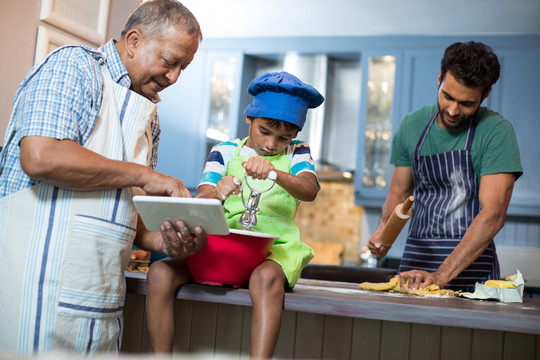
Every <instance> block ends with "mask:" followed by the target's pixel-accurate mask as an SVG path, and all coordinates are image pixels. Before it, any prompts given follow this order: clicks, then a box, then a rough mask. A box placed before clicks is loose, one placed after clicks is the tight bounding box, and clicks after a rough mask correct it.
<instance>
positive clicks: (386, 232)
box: [381, 196, 414, 247]
mask: <svg viewBox="0 0 540 360" xmlns="http://www.w3.org/2000/svg"><path fill="white" fill-rule="evenodd" d="M413 202H414V197H413V196H409V197H408V198H407V200H405V202H404V203H403V204H398V205H397V206H396V208H395V209H394V211H393V212H392V215H390V218H389V219H388V221H387V222H386V225H384V228H383V231H382V233H381V244H383V245H384V246H386V247H390V246H392V244H393V243H394V241H395V240H396V238H397V236H398V235H399V233H400V232H401V230H402V229H403V227H404V226H405V224H406V223H407V220H409V218H410V217H411V215H412V209H411V206H412V204H413Z"/></svg>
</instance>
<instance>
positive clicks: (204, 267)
mask: <svg viewBox="0 0 540 360" xmlns="http://www.w3.org/2000/svg"><path fill="white" fill-rule="evenodd" d="M277 238H278V236H274V235H270V234H264V233H257V232H253V231H246V230H236V229H231V230H230V233H229V235H208V242H207V244H206V246H205V247H204V248H203V249H202V250H201V251H199V252H198V253H196V254H195V255H192V256H189V257H187V259H186V261H187V265H188V268H189V271H190V272H191V276H192V277H193V281H195V282H198V283H202V284H209V285H232V286H233V287H235V288H240V287H245V286H246V285H247V284H248V283H249V277H250V276H251V272H252V271H253V270H254V269H255V268H256V267H257V266H258V265H259V264H260V263H262V262H263V260H264V259H265V258H266V257H267V256H268V253H269V252H270V248H271V247H272V244H273V243H274V240H275V239H277Z"/></svg>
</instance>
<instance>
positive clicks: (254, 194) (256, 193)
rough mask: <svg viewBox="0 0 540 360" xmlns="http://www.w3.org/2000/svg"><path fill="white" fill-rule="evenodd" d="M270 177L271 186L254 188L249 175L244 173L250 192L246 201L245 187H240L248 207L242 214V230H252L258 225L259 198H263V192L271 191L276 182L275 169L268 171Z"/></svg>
mask: <svg viewBox="0 0 540 360" xmlns="http://www.w3.org/2000/svg"><path fill="white" fill-rule="evenodd" d="M268 179H270V180H272V184H271V185H270V187H268V188H267V189H264V190H256V189H254V188H253V187H252V186H251V185H250V184H249V182H248V176H247V174H245V173H244V184H246V186H247V187H248V188H249V190H250V194H249V199H248V201H247V203H246V201H245V200H244V189H243V188H240V198H241V199H242V203H243V204H244V207H245V208H246V211H245V212H244V213H243V214H242V216H240V225H242V230H247V231H250V230H251V229H253V227H254V226H255V225H257V211H259V208H258V206H259V200H260V199H261V194H263V193H265V192H267V191H269V190H270V189H272V188H273V187H274V185H275V184H276V179H277V173H276V172H275V171H270V172H269V173H268Z"/></svg>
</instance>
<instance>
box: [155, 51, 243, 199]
mask: <svg viewBox="0 0 540 360" xmlns="http://www.w3.org/2000/svg"><path fill="white" fill-rule="evenodd" d="M242 62H243V54H242V53H241V52H220V51H216V52H209V51H204V50H200V51H199V52H198V53H197V55H196V56H195V59H194V60H193V62H192V63H191V64H190V65H189V67H188V68H187V69H186V70H185V71H184V72H182V75H181V76H180V78H179V79H178V82H177V83H176V84H174V85H172V86H171V87H169V88H168V89H166V90H164V91H163V92H162V93H161V94H160V96H161V99H162V101H161V102H160V103H159V104H158V113H159V116H160V124H161V140H160V144H159V157H158V166H157V170H158V171H160V172H162V173H165V174H167V175H170V176H174V177H177V178H179V179H181V180H182V181H183V182H184V185H185V186H186V187H187V188H188V189H189V190H190V191H191V192H192V193H194V192H195V191H196V190H197V185H198V184H199V181H200V179H201V175H202V171H203V169H204V164H205V161H206V156H207V155H208V151H209V148H210V147H211V146H212V145H213V144H215V143H217V142H219V141H221V140H225V138H224V137H223V136H227V137H228V138H230V139H234V138H236V137H237V117H238V104H239V101H238V98H239V96H240V95H239V92H240V83H241V82H240V79H241V73H242V71H241V69H242ZM229 71H231V73H230V74H229V73H228V72H229ZM224 74H227V75H226V76H224ZM229 75H230V76H229ZM209 136H210V138H211V139H210V138H209ZM209 139H210V140H209Z"/></svg>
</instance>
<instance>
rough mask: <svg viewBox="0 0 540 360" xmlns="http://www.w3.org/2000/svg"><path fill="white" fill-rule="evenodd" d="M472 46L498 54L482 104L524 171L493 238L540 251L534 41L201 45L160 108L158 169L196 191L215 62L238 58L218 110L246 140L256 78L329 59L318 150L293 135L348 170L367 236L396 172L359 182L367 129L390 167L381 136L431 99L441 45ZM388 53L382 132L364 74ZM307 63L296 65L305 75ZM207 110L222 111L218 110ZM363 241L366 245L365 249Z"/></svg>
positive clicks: (538, 73) (538, 54)
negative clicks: (510, 129) (508, 132)
mask: <svg viewBox="0 0 540 360" xmlns="http://www.w3.org/2000/svg"><path fill="white" fill-rule="evenodd" d="M469 40H475V41H482V42H484V43H486V44H489V45H490V46H492V47H493V49H494V50H495V52H496V53H497V55H498V56H499V58H500V61H501V65H502V71H501V78H500V79H499V81H498V83H497V84H496V85H495V86H494V88H493V91H492V93H491V95H490V96H489V97H488V99H486V102H485V105H486V106H488V107H490V108H493V109H494V110H496V111H499V112H500V113H501V114H503V115H504V116H505V117H506V118H507V119H509V120H510V121H511V122H512V124H513V126H514V130H515V132H516V136H517V138H518V142H519V146H520V149H521V156H522V163H523V167H524V175H523V176H522V177H521V178H520V179H519V180H518V181H517V182H516V185H515V188H514V193H513V197H512V201H511V203H510V208H509V212H508V213H509V216H508V217H507V221H506V226H505V228H504V229H503V230H504V231H503V232H501V234H502V235H498V237H499V238H500V240H498V239H497V238H496V242H497V241H498V242H500V243H502V244H511V245H514V244H515V245H520V246H521V245H524V246H527V247H532V248H540V242H539V237H538V236H537V234H538V233H540V224H538V222H537V218H538V217H539V216H540V182H538V180H537V179H538V178H539V177H540V167H538V166H537V163H538V158H539V157H540V142H539V141H537V139H536V137H537V134H538V133H540V122H538V121H537V120H536V116H535V115H536V107H535V106H534V105H535V104H536V103H537V102H538V95H537V91H536V87H535V85H536V84H538V83H539V82H540V67H538V65H537V64H539V63H540V36H538V35H523V36H521V35H516V36H383V37H336V38H334V37H332V38H265V39H257V38H244V39H205V40H204V41H203V42H202V44H201V47H200V50H199V52H198V53H197V55H196V57H195V59H194V61H193V62H192V64H191V65H190V66H189V67H188V69H187V70H186V71H185V72H183V74H182V75H181V76H180V78H179V81H178V83H177V84H175V85H173V86H171V87H170V88H169V89H166V90H165V91H164V92H163V96H162V98H163V101H162V103H160V104H159V105H158V107H159V113H160V118H161V123H162V139H161V144H160V148H159V160H158V170H159V171H162V172H164V173H167V174H169V175H172V176H176V177H179V178H180V179H182V180H183V181H184V183H185V184H186V186H187V187H188V188H189V189H190V190H191V191H193V192H194V191H195V190H196V186H197V184H198V181H199V179H200V176H201V173H202V170H203V166H204V162H205V159H206V156H207V153H208V151H209V148H208V146H209V142H208V138H207V136H206V133H207V129H208V125H209V123H210V115H211V113H212V112H211V94H212V92H211V73H212V68H213V65H212V64H213V63H214V60H215V59H230V58H231V57H233V58H235V60H234V66H232V67H231V68H232V69H234V71H233V72H234V74H233V75H232V78H234V79H235V80H234V82H235V84H234V89H233V90H232V91H231V92H230V96H231V102H230V103H229V105H228V107H227V111H225V112H224V113H223V119H226V120H225V121H224V123H225V124H227V126H228V127H229V130H228V135H229V136H230V138H234V137H244V136H246V135H247V129H248V127H247V125H246V124H245V122H244V115H243V111H244V109H245V107H246V106H247V105H248V103H249V102H250V101H251V96H249V95H248V94H247V91H246V89H247V86H248V84H249V82H250V81H251V80H252V79H253V78H254V77H255V76H257V75H259V74H261V73H262V72H267V71H280V70H283V68H284V67H285V65H286V64H285V63H286V60H285V58H286V57H287V56H288V55H294V54H296V55H298V56H300V57H301V58H304V59H309V58H313V59H315V58H318V59H321V58H322V59H323V60H324V58H325V57H326V60H325V61H326V74H327V77H326V85H325V86H324V90H323V91H324V95H325V98H326V101H325V104H324V107H323V108H324V109H315V110H323V116H324V121H323V125H322V129H323V130H322V137H321V138H320V139H322V140H321V141H320V148H317V144H318V140H317V139H315V138H314V139H313V141H312V139H309V136H311V133H309V134H308V133H301V134H299V138H302V139H304V140H307V141H308V142H309V143H310V144H311V146H312V151H313V153H314V156H319V158H318V159H317V160H318V161H319V163H320V164H324V163H325V161H326V160H328V162H329V163H332V164H334V165H337V166H338V167H339V168H344V169H346V170H349V171H351V170H352V171H353V172H354V174H355V175H356V176H355V177H354V184H355V200H356V203H357V204H359V205H361V206H363V207H364V209H365V215H366V222H367V226H368V229H367V230H366V232H369V233H371V232H373V231H374V230H375V228H376V226H377V222H378V219H379V215H380V209H381V206H382V203H383V201H384V199H385V197H386V193H387V190H388V188H387V186H388V184H389V182H390V178H389V176H390V174H391V171H392V166H391V165H389V164H386V166H387V168H386V169H383V170H384V171H383V175H382V176H381V177H380V178H381V179H382V180H383V181H382V182H380V181H379V184H380V185H381V186H366V184H365V183H364V182H363V171H364V168H365V167H366V164H367V162H368V160H369V159H368V158H367V156H366V155H367V152H366V145H367V140H366V131H367V132H368V133H370V132H371V134H372V135H371V136H372V138H373V139H376V140H377V141H379V142H378V144H375V145H373V144H371V145H370V146H368V149H374V148H377V147H379V148H383V149H384V154H383V155H384V156H383V157H382V159H380V160H378V161H379V164H380V162H381V161H387V160H386V159H387V156H388V155H389V153H388V145H389V142H388V141H386V140H385V141H382V142H381V141H380V140H381V139H387V138H388V132H389V131H390V132H391V133H393V132H394V131H395V130H396V129H397V127H398V125H399V122H400V121H401V119H402V118H403V117H404V116H405V115H406V114H407V113H409V112H410V111H412V110H414V109H417V108H419V107H421V106H424V105H428V104H433V103H435V102H436V94H437V73H438V71H439V68H440V60H441V57H442V55H443V52H444V49H445V48H446V47H447V46H448V45H450V44H451V43H453V42H455V41H469ZM385 56H390V57H392V58H393V59H394V62H395V73H394V91H393V97H392V107H391V110H390V113H389V115H388V113H387V114H386V116H387V118H388V116H389V117H390V123H386V125H385V126H386V127H385V128H384V129H383V130H382V131H381V130H377V129H368V127H367V126H368V125H370V126H372V125H374V124H370V123H369V118H368V114H369V101H368V99H369V93H368V88H369V86H368V83H369V81H370V80H369V76H368V74H369V64H370V59H372V60H373V59H382V58H384V57H385ZM306 61H307V60H306ZM322 63H324V61H322ZM307 67H308V66H304V65H302V69H303V70H305V69H306V68H307ZM336 74H337V75H336ZM329 79H330V80H329ZM331 79H333V81H331ZM306 81H307V82H309V81H311V79H306ZM213 113H214V114H219V112H216V109H214V110H213ZM319 114H320V112H319ZM311 120H312V119H310V120H309V121H308V122H307V124H310V123H311ZM388 124H390V126H387V125H388ZM375 125H378V124H375ZM320 128H321V126H320V125H319V129H320ZM306 130H309V127H307V128H306ZM377 132H378V134H377ZM373 134H375V135H373ZM372 159H373V157H372V158H371V160H369V161H372ZM368 168H369V166H368ZM406 232H407V229H406V228H405V229H404V230H403V231H402V234H401V235H400V238H398V240H397V241H396V243H394V246H393V248H392V249H391V253H390V254H389V255H390V256H392V257H399V256H400V255H401V252H402V248H401V246H402V244H403V241H402V238H403V236H404V234H405V233H406ZM503 233H504V234H503ZM400 239H401V240H400ZM366 241H367V239H362V241H361V243H362V242H364V243H365V242H366ZM518 241H519V243H518ZM497 244H498V243H497ZM514 271H515V269H514Z"/></svg>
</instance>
